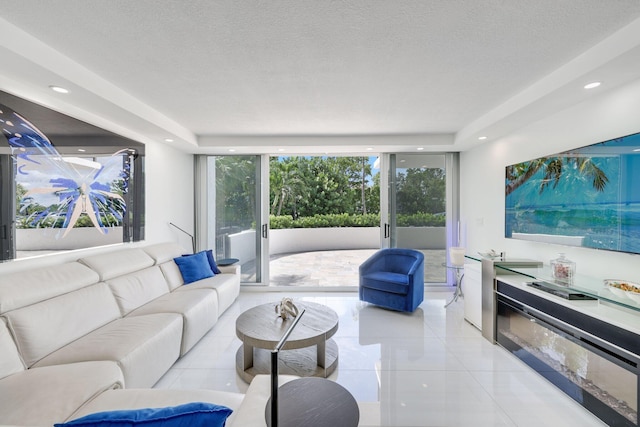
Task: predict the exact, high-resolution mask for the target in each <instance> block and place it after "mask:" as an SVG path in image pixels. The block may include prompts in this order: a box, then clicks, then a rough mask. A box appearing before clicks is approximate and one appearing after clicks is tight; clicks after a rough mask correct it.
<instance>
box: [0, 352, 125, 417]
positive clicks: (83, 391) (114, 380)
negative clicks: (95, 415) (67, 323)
mask: <svg viewBox="0 0 640 427" xmlns="http://www.w3.org/2000/svg"><path fill="white" fill-rule="evenodd" d="M123 385H124V378H123V375H122V371H121V370H120V368H119V367H118V365H117V364H116V363H115V362H108V361H100V362H79V363H69V364H65V365H55V366H45V367H41V368H32V369H27V370H26V371H22V372H18V373H16V374H13V375H9V376H8V377H5V378H3V379H2V380H0V396H2V398H1V399H0V424H4V425H7V424H9V425H11V424H14V425H40V426H51V425H53V424H54V423H59V422H63V421H65V420H66V419H67V418H68V417H69V416H70V415H71V414H72V413H74V412H75V411H76V410H77V409H78V408H79V407H81V406H82V405H84V404H86V403H87V402H90V401H91V400H93V399H94V398H95V397H96V396H98V395H100V394H101V393H103V392H104V391H106V390H110V389H116V388H121V387H122V386H123Z"/></svg>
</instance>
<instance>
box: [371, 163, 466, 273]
mask: <svg viewBox="0 0 640 427" xmlns="http://www.w3.org/2000/svg"><path fill="white" fill-rule="evenodd" d="M382 163H383V168H384V170H385V171H386V172H385V173H384V174H383V176H382V178H384V179H385V181H386V182H385V183H384V185H383V186H382V188H383V189H384V188H386V189H387V191H386V194H383V196H384V197H383V200H384V203H385V205H386V207H385V208H383V209H381V211H382V213H383V214H382V215H381V221H382V229H383V236H382V242H383V243H382V246H383V247H402V248H411V249H417V250H420V251H421V252H422V253H424V255H425V283H428V284H442V283H447V282H450V281H451V280H448V278H447V275H448V272H447V269H446V268H445V267H444V264H445V263H446V260H447V248H448V247H449V246H457V244H456V243H457V241H458V230H457V227H454V226H453V224H457V199H458V197H457V180H456V179H455V178H456V177H457V154H455V153H446V154H441V153H434V154H431V153H429V154H406V153H397V154H396V153H392V154H387V155H385V156H384V157H383V162H382ZM383 193H384V190H383ZM449 279H452V278H449Z"/></svg>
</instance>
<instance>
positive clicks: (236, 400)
mask: <svg viewBox="0 0 640 427" xmlns="http://www.w3.org/2000/svg"><path fill="white" fill-rule="evenodd" d="M243 397H244V395H243V394H241V393H232V392H225V391H217V390H180V389H126V390H107V391H105V392H104V393H102V394H101V395H100V396H98V397H96V398H95V399H94V400H92V401H91V402H89V403H87V404H86V405H84V406H83V407H81V408H80V409H78V411H77V412H76V413H75V414H73V416H71V417H70V418H69V419H75V418H79V417H82V416H84V415H87V414H91V413H94V412H99V411H110V410H114V409H137V408H150V407H159V406H174V405H180V404H183V403H188V402H210V403H215V404H218V405H224V406H226V407H228V408H231V409H233V413H232V414H231V416H230V417H229V418H228V419H227V425H228V426H231V425H232V424H233V419H234V417H235V415H236V412H237V411H236V409H237V408H238V407H239V406H240V404H241V403H242V399H243Z"/></svg>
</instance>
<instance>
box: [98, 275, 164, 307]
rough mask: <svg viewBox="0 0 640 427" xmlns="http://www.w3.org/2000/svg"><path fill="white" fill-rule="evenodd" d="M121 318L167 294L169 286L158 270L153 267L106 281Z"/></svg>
mask: <svg viewBox="0 0 640 427" xmlns="http://www.w3.org/2000/svg"><path fill="white" fill-rule="evenodd" d="M107 283H108V284H109V288H110V289H111V292H113V295H114V296H115V298H116V302H117V303H118V307H120V312H121V313H122V315H123V316H126V315H127V314H128V313H129V312H131V311H132V310H135V309H136V308H138V307H140V306H142V305H144V304H146V303H148V302H149V301H152V300H154V299H156V298H158V297H159V296H161V295H164V294H167V293H169V285H168V284H167V281H166V280H165V278H164V275H163V274H162V271H161V270H160V267H158V266H154V267H149V268H145V269H143V270H139V271H135V272H133V273H128V274H125V275H123V276H119V277H116V278H113V279H110V280H107Z"/></svg>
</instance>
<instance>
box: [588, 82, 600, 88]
mask: <svg viewBox="0 0 640 427" xmlns="http://www.w3.org/2000/svg"><path fill="white" fill-rule="evenodd" d="M601 84H602V82H591V83H587V84H586V85H584V88H585V89H594V88H597V87H598V86H600V85H601Z"/></svg>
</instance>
